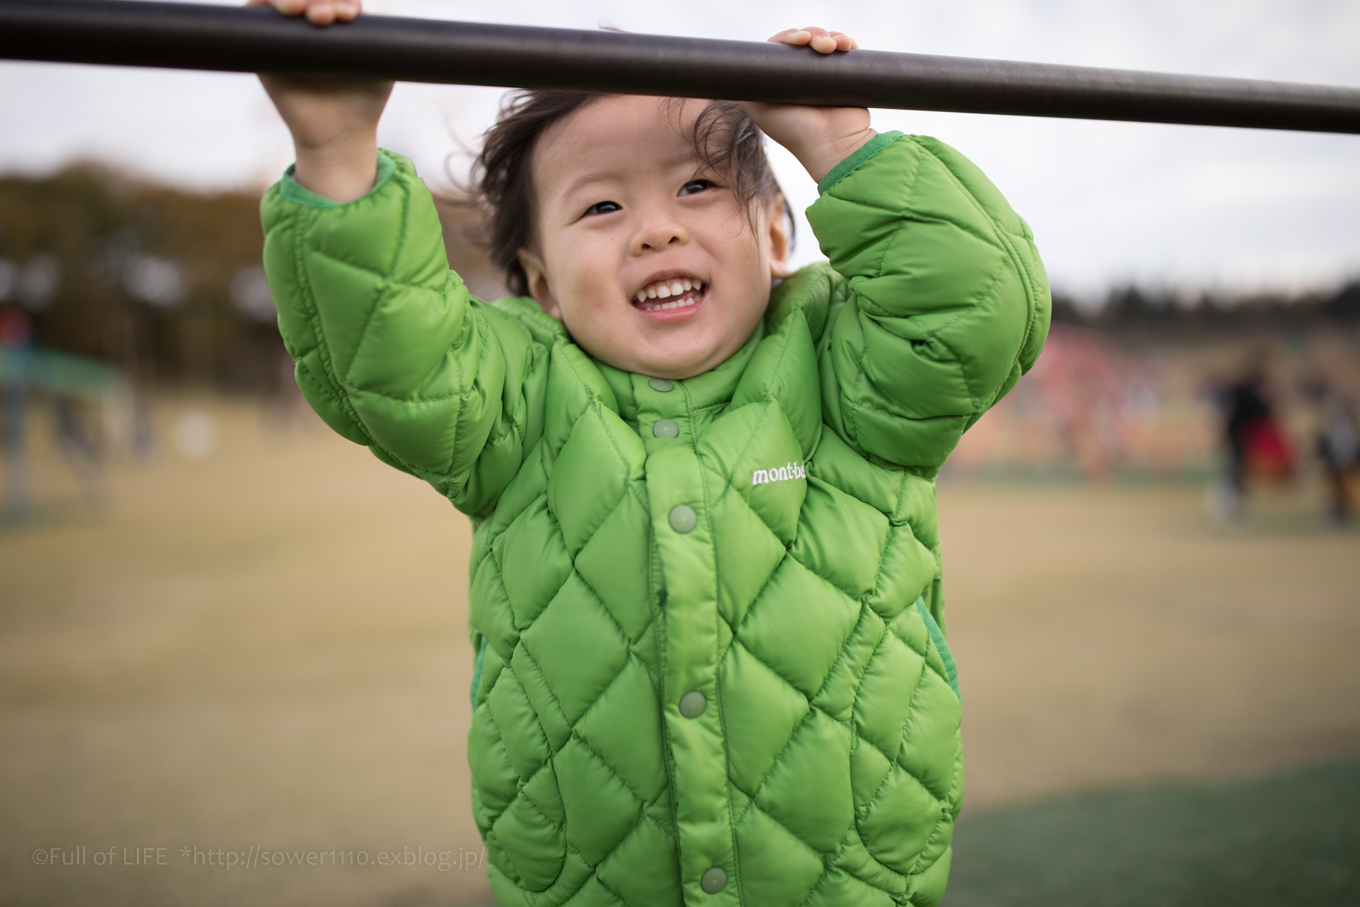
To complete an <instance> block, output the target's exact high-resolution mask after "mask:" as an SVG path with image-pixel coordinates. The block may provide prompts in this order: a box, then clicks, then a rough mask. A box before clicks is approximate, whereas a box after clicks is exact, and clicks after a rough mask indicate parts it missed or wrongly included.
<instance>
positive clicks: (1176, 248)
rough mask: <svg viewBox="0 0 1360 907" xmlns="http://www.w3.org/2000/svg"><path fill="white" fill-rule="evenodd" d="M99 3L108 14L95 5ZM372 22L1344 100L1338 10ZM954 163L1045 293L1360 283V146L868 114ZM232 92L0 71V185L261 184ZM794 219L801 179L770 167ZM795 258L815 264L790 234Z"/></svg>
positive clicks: (175, 77)
mask: <svg viewBox="0 0 1360 907" xmlns="http://www.w3.org/2000/svg"><path fill="white" fill-rule="evenodd" d="M110 2H116V0H110ZM367 8H368V9H370V10H372V11H374V12H381V13H387V14H393V15H409V16H425V17H438V18H445V19H465V20H478V21H495V22H509V23H516V24H527V25H547V26H558V27H568V28H597V27H599V26H600V25H611V26H616V27H618V28H621V29H624V30H627V31H632V32H649V33H658V34H678V35H691V36H696V37H717V38H736V39H749V40H764V39H765V38H767V37H768V36H769V35H770V34H772V33H774V32H775V31H777V30H779V29H781V28H784V27H786V26H790V25H797V26H802V25H808V24H821V25H825V26H827V27H829V28H835V29H839V30H841V31H845V32H847V33H850V34H852V35H855V36H856V37H857V38H858V39H859V41H860V44H861V45H862V46H864V47H869V48H874V49H878V50H893V51H911V52H919V53H935V54H953V55H958V56H971V57H991V58H1002V59H1013V60H1033V61H1041V62H1052V63H1071V64H1078V65H1088V66H1109V67H1121V68H1129V69H1147V70H1160V71H1164V72H1185V73H1203V74H1212V75H1226V76H1241V77H1248V78H1264V79H1281V80H1289V81H1299V82H1317V83H1328V84H1337V85H1351V86H1360V2H1357V0H1198V2H1188V0H1137V2H1133V0H1013V2H1008V0H933V2H922V0H868V2H861V3H849V2H842V3H832V2H821V0H780V2H771V0H744V2H742V3H733V2H731V0H686V2H683V3H671V4H657V3H647V4H641V3H636V2H622V0H552V2H547V0H501V2H499V3H497V4H494V5H493V4H487V3H473V2H470V0H369V3H368V5H367ZM501 94H502V91H501V90H500V89H486V88H469V87H459V86H451V87H444V86H427V85H400V86H398V88H397V90H396V92H395V94H394V97H393V100H392V103H391V105H390V106H389V108H388V111H387V113H386V115H385V117H384V121H383V126H382V133H381V136H380V140H381V141H382V143H383V144H384V145H385V146H387V147H391V148H394V149H396V150H398V151H401V152H402V153H405V154H408V155H410V156H411V157H412V158H413V159H414V160H415V161H416V163H417V166H418V167H419V168H420V170H421V172H422V174H424V175H425V177H426V179H427V180H429V181H432V182H435V181H440V180H443V179H444V176H443V172H444V168H445V166H446V164H449V165H451V166H452V167H453V168H454V169H455V171H458V172H461V170H462V168H464V167H465V166H466V160H465V159H464V158H458V157H457V153H458V142H459V141H462V142H464V143H469V144H475V143H476V141H477V138H478V136H479V135H480V134H481V132H482V130H483V129H485V128H486V126H487V125H489V123H490V122H491V119H492V118H493V117H494V114H495V110H496V106H497V103H498V101H499V99H500V97H501ZM874 125H875V126H876V127H877V128H878V129H880V130H887V129H901V130H903V131H906V132H914V133H926V134H930V135H935V136H938V137H939V138H941V139H943V140H944V141H946V142H949V143H950V144H952V145H954V146H955V147H956V148H958V149H960V150H961V151H963V152H964V153H965V154H967V155H968V156H970V157H971V158H972V159H973V160H975V161H976V162H977V163H978V164H979V165H980V166H981V167H982V168H983V170H985V171H986V172H987V173H988V175H989V176H991V178H992V179H993V181H995V182H996V183H997V185H998V186H999V187H1000V188H1001V190H1002V192H1004V193H1005V194H1006V196H1007V197H1008V198H1009V199H1010V201H1011V203H1012V204H1013V205H1014V206H1015V208H1016V209H1017V210H1018V211H1019V212H1020V213H1021V215H1022V216H1024V217H1025V218H1026V219H1027V220H1028V221H1029V223H1030V225H1031V226H1032V227H1033V228H1034V232H1035V235H1036V238H1037V240H1038V243H1039V249H1040V251H1041V252H1042V253H1043V256H1044V259H1045V262H1046V263H1047V265H1048V269H1049V273H1050V275H1051V277H1052V279H1053V283H1054V285H1055V287H1058V288H1060V289H1064V290H1067V291H1068V292H1073V293H1076V294H1078V295H1082V296H1087V297H1091V298H1094V297H1095V296H1098V295H1099V294H1101V293H1103V291H1104V289H1105V288H1106V287H1108V286H1110V285H1112V284H1117V283H1121V282H1125V281H1130V280H1137V281H1140V282H1143V283H1147V284H1152V285H1159V286H1174V287H1185V288H1222V289H1261V288H1278V289H1297V288H1301V287H1326V286H1328V285H1330V284H1334V283H1336V282H1339V281H1341V280H1344V279H1353V278H1356V277H1360V136H1328V135H1310V134H1305V133H1284V132H1266V131H1252V130H1242V129H1219V128H1210V127H1189V126H1160V125H1147V124H1136V123H1098V122H1085V121H1076V120H1044V119H1030V118H1020V117H993V116H975V115H963V114H939V113H923V112H912V111H886V110H885V111H874ZM290 148H291V146H290V144H289V141H288V136H287V133H286V132H285V131H284V129H283V127H282V125H281V124H280V123H279V122H278V120H277V118H276V117H275V116H274V114H273V112H272V109H271V108H270V106H269V103H268V101H267V100H266V98H265V96H264V93H263V91H262V90H261V89H260V87H259V85H258V83H257V82H256V81H255V80H254V78H253V77H251V76H240V75H228V74H209V73H188V72H167V71H157V70H135V69H118V68H101V67H82V66H65V65H51V64H29V63H8V62H0V172H11V173H12V172H24V173H45V172H50V171H52V170H54V169H56V168H59V167H60V166H62V165H63V164H66V163H68V162H70V161H72V160H75V159H79V158H95V159H100V160H104V161H108V162H112V163H114V164H116V165H119V166H122V167H126V168H129V169H132V170H134V171H136V172H138V173H140V174H143V175H147V176H152V177H155V178H157V179H160V180H164V181H168V182H172V183H176V184H180V185H184V186H189V187H194V188H223V187H239V186H248V187H252V188H262V187H263V186H265V185H267V184H268V183H270V182H272V181H273V180H274V179H276V178H277V176H278V174H279V172H280V171H281V170H282V169H283V167H284V166H285V165H286V164H287V163H288V162H289V161H290V160H291V151H290ZM776 166H777V168H778V171H779V175H780V181H781V183H782V184H783V186H784V188H785V190H786V192H787V193H788V194H789V196H790V197H791V199H792V200H793V202H794V204H795V207H797V208H800V209H801V208H802V207H805V206H806V205H807V204H810V203H811V201H812V200H813V198H814V197H815V187H814V186H813V184H812V181H811V180H810V179H809V178H808V177H807V175H806V174H804V173H803V172H802V171H801V168H799V167H798V165H797V164H796V163H795V162H794V161H793V160H792V158H791V157H789V156H787V155H784V154H776ZM800 235H801V237H802V240H803V241H802V242H801V243H800V247H799V249H798V250H797V257H798V260H799V261H800V262H804V261H810V260H812V259H814V258H816V257H818V256H819V252H818V250H817V249H816V245H815V243H814V241H813V239H812V236H811V233H810V231H808V230H807V228H806V224H805V223H804V224H802V228H801V230H800Z"/></svg>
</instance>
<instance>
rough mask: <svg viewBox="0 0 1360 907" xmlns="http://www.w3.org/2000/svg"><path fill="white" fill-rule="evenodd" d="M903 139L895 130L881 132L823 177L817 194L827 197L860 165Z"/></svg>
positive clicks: (818, 185)
mask: <svg viewBox="0 0 1360 907" xmlns="http://www.w3.org/2000/svg"><path fill="white" fill-rule="evenodd" d="M901 137H902V133H900V132H897V131H896V130H894V131H893V132H880V133H879V134H878V135H876V136H874V137H873V138H871V139H869V141H867V142H865V143H864V144H863V145H861V146H859V147H858V148H856V149H855V150H854V151H853V152H851V154H850V156H849V157H847V158H846V159H845V160H843V161H841V162H840V163H839V164H837V165H836V166H834V167H832V168H831V172H830V173H828V174H827V175H826V176H824V177H822V181H821V182H820V183H818V184H817V194H818V195H826V193H827V191H828V190H829V189H830V188H831V187H832V186H834V185H836V184H837V183H839V182H840V181H841V180H843V179H845V178H846V177H847V176H849V175H850V174H851V173H852V172H853V171H854V170H855V169H856V168H857V167H859V165H860V164H863V163H864V162H865V161H867V160H868V159H869V158H871V157H873V156H874V155H875V154H878V153H879V152H880V151H882V150H883V149H884V148H887V147H888V146H889V145H891V144H892V143H893V142H895V141H897V140H898V139H900V138H901Z"/></svg>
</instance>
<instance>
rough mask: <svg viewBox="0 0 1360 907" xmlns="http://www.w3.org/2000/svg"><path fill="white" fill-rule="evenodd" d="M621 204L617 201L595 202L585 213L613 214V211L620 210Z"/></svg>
mask: <svg viewBox="0 0 1360 907" xmlns="http://www.w3.org/2000/svg"><path fill="white" fill-rule="evenodd" d="M622 210H623V206H622V205H620V204H619V203H618V202H596V203H595V204H593V205H591V206H590V207H589V208H587V209H586V213H587V214H613V213H614V212H615V211H622Z"/></svg>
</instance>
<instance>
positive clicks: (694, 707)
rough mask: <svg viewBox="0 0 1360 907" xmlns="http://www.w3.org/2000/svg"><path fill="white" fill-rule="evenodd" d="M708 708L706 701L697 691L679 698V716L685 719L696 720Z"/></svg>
mask: <svg viewBox="0 0 1360 907" xmlns="http://www.w3.org/2000/svg"><path fill="white" fill-rule="evenodd" d="M706 708H708V699H707V698H705V697H704V694H703V693H700V692H699V691H698V690H690V691H689V692H688V693H686V694H685V695H683V696H681V697H680V714H681V715H684V716H685V717H686V718H698V717H699V716H700V715H702V714H703V713H704V709H706Z"/></svg>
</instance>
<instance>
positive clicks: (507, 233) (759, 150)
mask: <svg viewBox="0 0 1360 907" xmlns="http://www.w3.org/2000/svg"><path fill="white" fill-rule="evenodd" d="M603 97H606V95H601V94H595V93H592V92H581V91H549V90H534V91H519V92H515V93H514V94H512V95H511V96H510V97H509V98H508V100H507V101H506V102H505V103H504V104H502V106H501V112H500V116H498V117H497V119H496V124H495V125H494V126H492V127H491V128H490V129H488V130H487V131H486V134H485V135H484V136H483V143H482V150H481V152H480V153H478V154H477V156H476V158H475V159H474V160H473V164H472V176H471V180H470V183H469V184H468V185H467V186H466V188H465V189H464V191H462V192H461V193H459V194H460V195H461V196H462V199H461V202H462V203H463V204H467V205H471V206H473V207H475V208H476V209H477V210H478V211H479V213H480V215H481V233H482V236H481V240H482V244H483V245H484V246H485V248H486V250H487V253H488V255H489V257H490V258H491V262H492V264H494V265H495V266H496V269H497V270H498V271H500V273H501V275H502V277H503V278H504V280H505V285H506V286H507V287H508V288H509V289H510V292H512V293H514V294H516V295H519V296H524V295H527V294H528V292H529V287H528V281H527V278H526V277H525V274H524V268H523V267H521V266H520V263H519V250H520V249H523V248H526V247H528V246H530V245H532V239H533V229H534V226H533V225H534V216H535V212H534V190H533V178H532V177H533V174H532V163H533V153H534V146H535V145H536V144H537V143H538V138H539V136H541V135H542V134H543V132H544V131H545V130H546V129H548V127H550V126H551V125H552V124H554V123H556V122H558V121H559V120H561V119H562V118H563V117H566V116H567V115H569V114H571V113H574V112H575V111H577V110H580V109H581V108H582V107H585V106H586V105H588V104H590V103H592V102H594V101H597V100H599V99H601V98H603ZM673 102H674V103H676V104H681V103H684V102H683V101H682V100H681V99H673ZM692 140H693V142H694V153H695V158H696V160H698V161H699V162H701V163H702V164H704V165H705V166H707V167H710V168H712V169H713V170H716V171H717V172H719V173H723V174H726V175H728V177H729V178H730V179H731V180H732V187H733V190H734V191H735V192H736V195H737V198H738V199H739V200H740V201H741V202H742V204H743V205H744V206H745V208H746V212H747V217H748V218H751V217H752V216H753V208H754V203H755V202H756V201H757V200H760V201H768V200H770V199H773V198H775V197H777V196H778V195H780V194H781V193H780V189H779V184H778V183H777V182H776V181H775V178H774V172H773V170H771V168H770V162H769V159H768V158H766V157H765V148H764V135H763V134H762V133H761V131H760V130H759V129H758V128H757V127H756V125H755V123H753V122H751V118H750V117H748V116H747V115H746V112H745V111H744V110H742V109H741V107H740V105H738V104H737V103H736V102H735V101H709V102H707V103H706V104H705V105H704V109H703V110H702V111H701V112H700V113H699V116H698V118H697V119H696V120H695V122H694V132H693V135H692ZM784 213H785V216H786V217H788V219H789V225H790V229H792V225H793V217H792V212H791V210H790V209H789V206H788V203H787V202H785V203H784Z"/></svg>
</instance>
